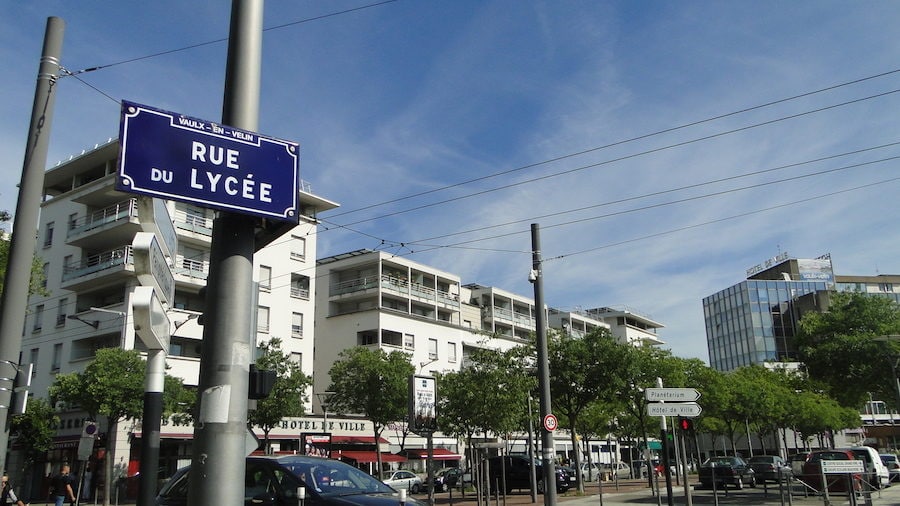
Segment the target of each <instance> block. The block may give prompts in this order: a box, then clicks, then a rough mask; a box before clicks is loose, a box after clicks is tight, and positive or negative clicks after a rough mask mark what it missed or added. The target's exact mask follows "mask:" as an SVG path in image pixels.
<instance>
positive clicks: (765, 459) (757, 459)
mask: <svg viewBox="0 0 900 506" xmlns="http://www.w3.org/2000/svg"><path fill="white" fill-rule="evenodd" d="M747 462H748V463H750V464H771V463H773V462H775V458H774V457H750V458H749V459H747Z"/></svg>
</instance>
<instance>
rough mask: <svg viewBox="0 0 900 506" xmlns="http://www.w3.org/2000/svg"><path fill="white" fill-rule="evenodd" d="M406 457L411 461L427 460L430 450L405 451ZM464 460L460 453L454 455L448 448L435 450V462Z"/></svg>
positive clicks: (414, 449)
mask: <svg viewBox="0 0 900 506" xmlns="http://www.w3.org/2000/svg"><path fill="white" fill-rule="evenodd" d="M405 453H406V456H407V457H408V458H411V459H423V460H424V459H427V458H428V449H426V448H413V449H409V450H405ZM460 459H462V455H460V454H458V453H453V452H451V451H450V450H448V449H446V448H435V449H434V460H460Z"/></svg>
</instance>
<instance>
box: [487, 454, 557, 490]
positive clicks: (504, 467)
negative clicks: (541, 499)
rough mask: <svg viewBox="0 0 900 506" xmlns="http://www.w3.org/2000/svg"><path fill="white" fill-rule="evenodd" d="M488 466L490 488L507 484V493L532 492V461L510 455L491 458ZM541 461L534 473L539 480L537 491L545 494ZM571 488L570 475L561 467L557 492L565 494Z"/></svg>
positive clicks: (488, 460)
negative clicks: (514, 491) (517, 491)
mask: <svg viewBox="0 0 900 506" xmlns="http://www.w3.org/2000/svg"><path fill="white" fill-rule="evenodd" d="M485 464H486V465H487V466H488V471H487V476H488V477H489V478H490V480H491V481H490V487H491V489H493V488H494V487H503V485H504V483H505V484H506V493H511V492H512V491H513V490H525V489H527V490H531V461H530V460H529V459H528V457H526V456H524V455H508V456H505V457H490V458H488V459H486V461H485ZM543 469H544V468H543V466H542V465H541V463H540V461H537V460H535V462H534V473H535V477H536V478H537V491H538V493H541V494H543V493H544V480H543V476H544V471H543ZM504 471H505V476H504ZM569 487H571V485H570V482H569V473H567V472H566V471H565V469H563V468H561V467H556V490H557V492H565V491H566V490H569Z"/></svg>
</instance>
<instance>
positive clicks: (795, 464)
mask: <svg viewBox="0 0 900 506" xmlns="http://www.w3.org/2000/svg"><path fill="white" fill-rule="evenodd" d="M807 457H809V452H797V453H795V454H793V455H788V458H787V462H788V465H789V466H791V473H793V475H794V476H795V477H797V476H800V475H802V474H803V464H805V463H806V458H807Z"/></svg>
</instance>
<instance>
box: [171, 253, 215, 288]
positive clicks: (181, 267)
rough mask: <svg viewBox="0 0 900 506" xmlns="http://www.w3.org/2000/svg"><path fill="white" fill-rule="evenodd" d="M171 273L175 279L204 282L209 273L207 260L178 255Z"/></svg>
mask: <svg viewBox="0 0 900 506" xmlns="http://www.w3.org/2000/svg"><path fill="white" fill-rule="evenodd" d="M172 274H174V275H175V279H176V281H182V282H188V283H201V284H202V283H205V282H206V276H207V275H208V274H209V262H207V261H205V260H194V259H191V258H185V257H184V256H182V255H178V256H177V257H176V259H175V268H173V269H172Z"/></svg>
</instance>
